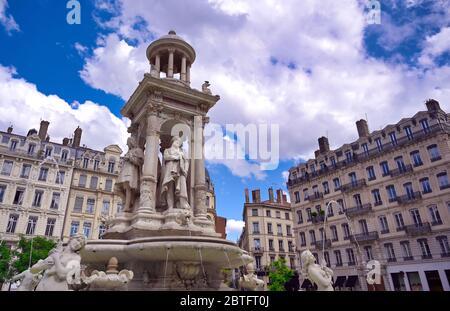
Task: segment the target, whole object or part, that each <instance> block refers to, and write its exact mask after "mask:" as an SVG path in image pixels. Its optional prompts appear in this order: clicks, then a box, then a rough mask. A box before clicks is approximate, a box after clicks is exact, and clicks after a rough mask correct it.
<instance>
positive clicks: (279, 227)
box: [277, 224, 283, 235]
mask: <svg viewBox="0 0 450 311" xmlns="http://www.w3.org/2000/svg"><path fill="white" fill-rule="evenodd" d="M277 234H278V235H283V229H282V228H281V224H277Z"/></svg>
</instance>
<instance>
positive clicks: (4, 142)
mask: <svg viewBox="0 0 450 311" xmlns="http://www.w3.org/2000/svg"><path fill="white" fill-rule="evenodd" d="M9 138H10V137H9V136H6V135H3V136H2V144H7V143H8V142H9Z"/></svg>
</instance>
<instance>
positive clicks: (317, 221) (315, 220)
mask: <svg viewBox="0 0 450 311" xmlns="http://www.w3.org/2000/svg"><path fill="white" fill-rule="evenodd" d="M311 220H312V223H313V224H320V223H323V222H324V220H325V216H324V215H317V216H312V218H311Z"/></svg>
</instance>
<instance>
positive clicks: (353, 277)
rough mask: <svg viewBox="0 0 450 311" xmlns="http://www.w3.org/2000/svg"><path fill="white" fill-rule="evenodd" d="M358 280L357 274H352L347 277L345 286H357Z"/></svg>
mask: <svg viewBox="0 0 450 311" xmlns="http://www.w3.org/2000/svg"><path fill="white" fill-rule="evenodd" d="M357 281H358V276H357V275H350V276H349V277H348V278H347V282H345V287H355V285H356V282H357Z"/></svg>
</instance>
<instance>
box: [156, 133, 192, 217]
mask: <svg viewBox="0 0 450 311" xmlns="http://www.w3.org/2000/svg"><path fill="white" fill-rule="evenodd" d="M181 145H182V141H181V138H180V137H176V136H174V137H172V140H171V147H170V148H168V149H166V150H164V155H163V167H162V173H161V202H163V203H166V204H167V207H168V209H169V211H170V210H173V209H174V208H181V209H189V208H190V206H189V203H188V195H187V185H186V178H187V174H188V170H189V162H188V160H187V159H186V157H185V155H184V153H183V150H182V149H181Z"/></svg>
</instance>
